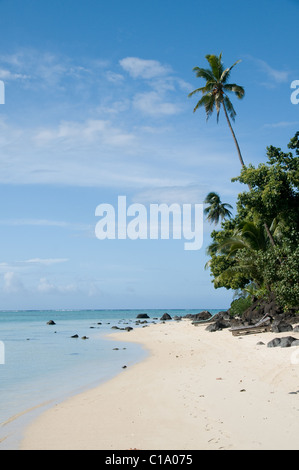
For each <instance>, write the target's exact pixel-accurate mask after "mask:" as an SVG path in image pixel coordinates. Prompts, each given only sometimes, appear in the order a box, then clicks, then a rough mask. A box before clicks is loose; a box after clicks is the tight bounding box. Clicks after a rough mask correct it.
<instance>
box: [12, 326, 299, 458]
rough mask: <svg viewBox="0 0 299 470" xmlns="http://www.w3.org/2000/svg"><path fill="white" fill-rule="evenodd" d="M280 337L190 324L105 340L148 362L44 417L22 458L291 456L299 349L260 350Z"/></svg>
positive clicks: (296, 433) (28, 435) (297, 430)
mask: <svg viewBox="0 0 299 470" xmlns="http://www.w3.org/2000/svg"><path fill="white" fill-rule="evenodd" d="M292 335H293V333H292ZM283 336H287V334H285V333H278V334H277V333H271V332H268V333H259V334H254V335H249V336H242V337H234V336H232V334H231V332H229V331H228V330H222V331H219V332H214V333H210V332H207V331H205V326H204V325H201V326H193V325H192V324H191V322H190V321H189V320H182V321H180V322H174V321H170V322H166V323H157V324H155V325H154V324H151V325H150V326H147V327H146V328H138V329H134V330H133V331H131V332H129V333H128V334H125V333H123V332H121V333H114V334H109V335H108V337H109V338H111V339H114V340H119V341H124V342H137V343H140V344H142V345H143V347H144V348H145V349H146V350H147V351H148V352H149V355H148V357H146V358H145V359H143V360H142V361H141V362H138V363H137V364H134V365H132V367H131V366H127V368H125V369H124V370H123V371H121V372H120V374H118V375H117V376H116V377H114V378H112V379H110V380H109V381H108V382H105V383H103V384H101V385H99V386H98V387H96V388H94V389H91V390H88V391H85V392H83V393H81V394H79V395H76V396H74V397H70V398H69V399H68V400H66V401H64V402H63V403H59V404H57V405H56V406H53V407H51V408H50V409H49V410H47V411H45V412H43V413H42V414H41V415H40V416H39V417H38V418H37V419H36V420H35V421H34V422H33V423H31V424H30V425H29V426H28V428H27V429H26V431H25V434H24V436H23V440H22V442H21V444H20V450H54V449H55V450H81V449H82V450H128V449H140V450H151V449H156V450H177V449H180V450H197V449H198V450H209V449H211V450H212V449H219V450H220V449H227V450H230V449H231V450H237V449H244V450H245V449H252V450H253V449H260V450H268V449H269V450H270V449H297V448H299V420H298V413H299V352H298V348H295V347H291V348H267V343H268V342H269V341H270V340H272V339H273V338H274V337H283ZM294 337H296V338H298V339H299V334H298V333H294ZM259 341H262V342H264V343H265V344H264V345H257V343H258V342H259ZM296 351H297V352H298V354H296ZM292 354H293V356H292ZM294 354H296V359H298V361H293V362H295V363H293V364H292V357H294ZM297 362H298V363H297Z"/></svg>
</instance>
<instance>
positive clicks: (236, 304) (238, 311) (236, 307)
mask: <svg viewBox="0 0 299 470" xmlns="http://www.w3.org/2000/svg"><path fill="white" fill-rule="evenodd" d="M251 305H252V300H251V297H250V296H248V297H240V298H239V299H235V300H233V301H232V303H231V306H230V309H229V311H230V315H231V316H233V317H234V316H241V315H242V314H243V313H244V312H245V310H247V309H248V308H249V307H250V306H251Z"/></svg>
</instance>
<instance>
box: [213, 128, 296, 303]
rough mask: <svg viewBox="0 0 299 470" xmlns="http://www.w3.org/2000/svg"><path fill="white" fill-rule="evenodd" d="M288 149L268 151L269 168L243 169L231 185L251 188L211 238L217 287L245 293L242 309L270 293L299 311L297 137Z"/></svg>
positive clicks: (270, 149)
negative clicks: (230, 216)
mask: <svg viewBox="0 0 299 470" xmlns="http://www.w3.org/2000/svg"><path fill="white" fill-rule="evenodd" d="M288 148H289V149H291V150H294V151H295V152H288V153H285V152H283V151H282V150H281V149H280V148H275V147H272V146H270V147H268V148H267V157H268V160H267V162H266V163H262V164H260V165H259V166H258V167H257V168H255V167H254V166H253V165H249V166H248V167H246V166H244V167H243V168H242V171H241V174H240V176H239V177H237V178H234V179H233V181H239V182H241V183H244V184H246V185H247V186H248V187H249V188H250V189H249V190H246V191H244V192H243V193H240V194H239V196H238V200H237V207H236V215H235V217H234V218H230V219H229V220H224V221H223V222H222V224H221V230H214V231H213V232H212V234H211V237H212V243H211V245H210V246H209V248H208V254H209V255H210V260H209V262H208V264H207V265H208V267H209V268H210V270H211V275H212V277H213V283H214V286H215V288H219V287H225V288H227V289H234V290H237V289H238V290H241V292H242V294H241V298H242V299H247V301H246V302H241V301H240V302H239V304H240V305H241V304H242V305H244V308H245V306H248V305H249V304H250V301H249V299H250V298H253V297H255V298H261V299H267V298H269V297H270V294H272V296H273V294H274V296H275V299H276V301H277V303H278V304H279V305H281V306H282V307H283V309H284V310H285V311H287V310H288V309H290V308H294V307H295V308H296V307H298V306H299V192H298V187H299V132H297V133H296V135H295V136H294V137H293V138H292V139H291V141H290V143H289V145H288ZM266 227H269V228H268V231H269V230H270V237H269V233H268V231H267V229H266ZM234 306H236V302H235V303H234ZM298 309H299V307H298Z"/></svg>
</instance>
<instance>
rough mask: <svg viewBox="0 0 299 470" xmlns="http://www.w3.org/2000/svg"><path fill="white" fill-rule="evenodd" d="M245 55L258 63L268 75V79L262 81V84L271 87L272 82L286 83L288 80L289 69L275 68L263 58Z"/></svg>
mask: <svg viewBox="0 0 299 470" xmlns="http://www.w3.org/2000/svg"><path fill="white" fill-rule="evenodd" d="M246 57H247V58H248V59H250V60H252V61H254V62H255V63H256V64H258V65H259V67H260V69H261V70H262V71H263V72H265V73H266V74H267V75H268V78H269V81H268V82H265V83H263V85H265V86H269V87H271V86H273V85H274V84H280V83H286V82H287V81H288V80H289V76H290V71H288V70H282V69H275V68H274V67H272V66H271V65H269V64H268V63H267V62H266V61H265V60H262V59H257V58H255V57H252V56H250V55H247V56H246Z"/></svg>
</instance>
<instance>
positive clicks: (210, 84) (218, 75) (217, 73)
mask: <svg viewBox="0 0 299 470" xmlns="http://www.w3.org/2000/svg"><path fill="white" fill-rule="evenodd" d="M206 59H207V61H208V63H209V65H210V68H200V67H194V69H193V71H194V72H195V73H196V76H197V77H198V78H203V79H204V80H205V81H206V84H205V86H203V87H201V88H197V89H196V90H194V91H192V92H191V93H189V95H188V96H189V97H192V96H194V95H195V94H196V93H200V92H201V93H202V95H203V96H202V98H201V99H200V100H199V101H198V102H197V104H196V106H195V108H194V112H195V111H197V109H198V108H200V107H204V108H205V111H206V116H207V120H208V119H209V117H210V116H211V115H212V114H213V112H214V110H215V108H216V111H217V122H218V121H219V114H220V109H221V107H222V108H223V110H224V114H225V117H226V120H227V123H228V126H229V128H230V131H231V133H232V136H233V139H234V142H235V145H236V147H237V151H238V155H239V160H240V162H241V165H242V167H244V166H245V164H244V161H243V157H242V154H241V150H240V147H239V144H238V141H237V138H236V135H235V133H234V130H233V128H232V125H231V122H230V119H229V117H230V118H231V119H232V120H233V121H234V120H235V117H236V111H235V109H234V107H233V104H232V102H231V100H230V99H229V97H228V95H227V93H234V94H235V95H236V96H237V98H238V99H242V98H243V97H244V95H245V91H244V88H243V87H242V86H240V85H236V84H235V83H227V81H228V79H229V77H230V73H231V70H232V69H233V67H235V65H237V64H238V63H239V62H240V60H238V61H237V62H235V63H234V64H233V65H232V66H231V67H228V68H226V69H225V68H224V66H223V62H222V53H221V54H220V55H219V56H218V57H217V56H216V55H211V54H209V55H206Z"/></svg>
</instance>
